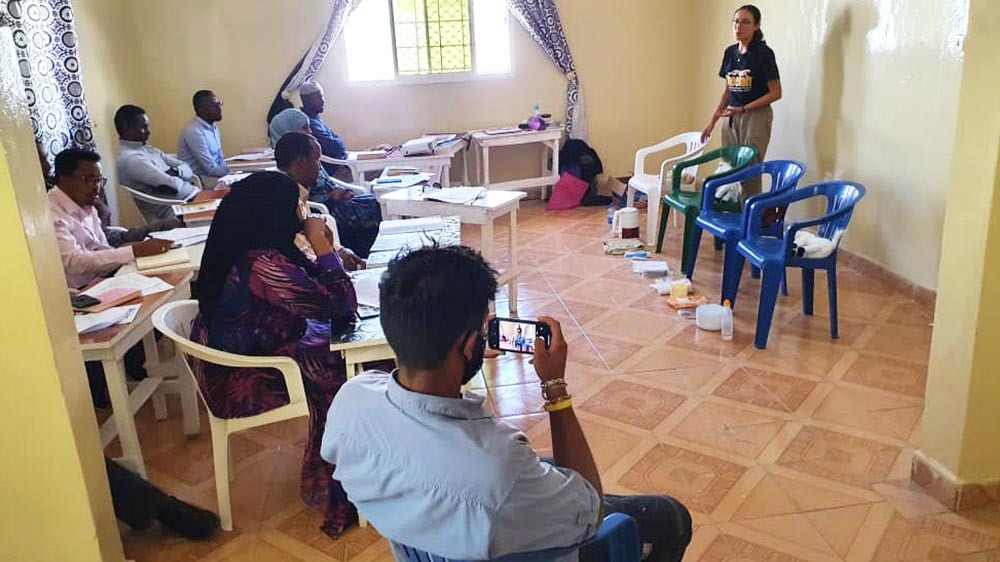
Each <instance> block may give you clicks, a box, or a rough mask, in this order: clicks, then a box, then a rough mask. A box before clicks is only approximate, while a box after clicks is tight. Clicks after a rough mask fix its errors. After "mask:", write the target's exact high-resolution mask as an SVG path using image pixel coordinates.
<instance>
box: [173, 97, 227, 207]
mask: <svg viewBox="0 0 1000 562" xmlns="http://www.w3.org/2000/svg"><path fill="white" fill-rule="evenodd" d="M192 104H193V105H194V114H195V118H194V119H192V120H191V122H190V123H188V124H187V125H186V126H185V127H184V128H183V129H182V130H181V134H180V137H179V138H178V139H177V157H178V158H180V159H181V160H183V161H184V162H185V163H186V164H187V165H188V166H191V170H192V171H194V173H195V174H197V175H198V176H199V177H201V182H202V185H204V186H205V187H206V188H207V189H211V188H212V187H214V186H215V184H216V183H217V182H218V181H219V178H221V177H222V176H224V175H226V174H228V173H229V166H228V165H226V160H225V158H224V157H223V155H222V139H221V138H220V136H219V126H218V125H216V123H218V122H219V121H222V100H220V99H219V97H218V96H216V95H215V94H214V93H213V92H212V91H211V90H198V91H197V92H195V94H194V98H193V99H192Z"/></svg>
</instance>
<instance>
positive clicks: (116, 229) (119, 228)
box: [104, 226, 128, 232]
mask: <svg viewBox="0 0 1000 562" xmlns="http://www.w3.org/2000/svg"><path fill="white" fill-rule="evenodd" d="M104 228H106V229H107V230H108V231H110V232H128V229H127V228H125V227H124V226H106V227H104Z"/></svg>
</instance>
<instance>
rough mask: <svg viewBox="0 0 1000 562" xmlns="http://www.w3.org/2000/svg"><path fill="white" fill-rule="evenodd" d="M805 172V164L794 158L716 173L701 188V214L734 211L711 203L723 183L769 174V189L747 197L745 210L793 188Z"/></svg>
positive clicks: (727, 183) (709, 215)
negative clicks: (720, 208) (717, 207)
mask: <svg viewBox="0 0 1000 562" xmlns="http://www.w3.org/2000/svg"><path fill="white" fill-rule="evenodd" d="M805 173H806V165H805V164H803V163H802V162H798V161H795V160H769V161H767V162H761V163H760V164H754V165H752V166H747V167H745V168H743V169H742V170H739V171H737V172H728V173H726V174H717V175H715V176H712V177H711V178H709V179H707V180H705V184H704V187H703V188H702V189H703V195H702V204H701V214H702V215H703V216H706V217H711V216H712V215H716V214H718V213H722V212H734V211H733V210H729V209H723V210H718V211H717V210H716V209H715V205H713V204H711V203H712V202H714V201H715V197H716V192H717V191H718V189H719V188H720V187H722V186H724V185H729V184H731V183H735V182H740V181H746V180H748V179H750V178H754V177H758V176H765V175H768V176H771V189H770V190H769V191H767V192H765V193H759V194H757V195H754V196H752V197H749V198H747V199H746V201H745V203H744V205H745V206H744V211H746V210H747V208H749V206H750V205H752V204H753V203H755V202H757V201H760V200H762V199H767V198H768V197H773V196H775V195H778V194H781V193H784V192H786V191H788V190H790V189H794V188H795V187H796V186H797V185H798V184H799V180H800V179H801V178H802V176H803V175H804V174H805ZM744 215H745V213H744Z"/></svg>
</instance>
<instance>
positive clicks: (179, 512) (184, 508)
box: [156, 496, 219, 540]
mask: <svg viewBox="0 0 1000 562" xmlns="http://www.w3.org/2000/svg"><path fill="white" fill-rule="evenodd" d="M156 518H157V519H159V520H160V523H161V524H162V525H163V526H164V527H166V528H167V529H170V530H171V531H173V532H175V533H177V534H178V535H181V536H182V537H185V538H189V539H193V540H201V539H207V538H209V537H211V536H212V535H213V534H214V533H215V530H216V529H218V528H219V516H218V515H216V514H214V513H212V512H211V511H207V510H204V509H201V508H200V507H196V506H193V505H191V504H189V503H185V502H183V501H181V500H179V499H177V498H175V497H173V496H170V497H169V498H167V500H166V501H164V502H163V506H162V507H161V508H160V512H159V513H158V514H157V516H156Z"/></svg>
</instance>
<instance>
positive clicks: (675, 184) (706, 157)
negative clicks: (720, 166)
mask: <svg viewBox="0 0 1000 562" xmlns="http://www.w3.org/2000/svg"><path fill="white" fill-rule="evenodd" d="M719 158H721V156H720V155H719V154H718V151H713V152H709V153H708V154H702V155H701V156H697V157H695V158H691V159H690V160H685V161H683V162H680V163H678V164H674V172H673V178H672V181H671V187H672V188H673V190H674V191H677V190H679V189H680V188H681V173H682V172H683V171H684V169H685V168H690V167H692V166H699V165H701V164H704V163H705V162H711V161H712V160H718V159H719Z"/></svg>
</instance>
